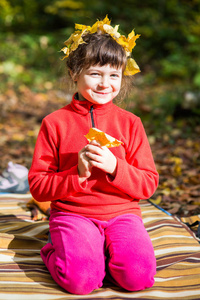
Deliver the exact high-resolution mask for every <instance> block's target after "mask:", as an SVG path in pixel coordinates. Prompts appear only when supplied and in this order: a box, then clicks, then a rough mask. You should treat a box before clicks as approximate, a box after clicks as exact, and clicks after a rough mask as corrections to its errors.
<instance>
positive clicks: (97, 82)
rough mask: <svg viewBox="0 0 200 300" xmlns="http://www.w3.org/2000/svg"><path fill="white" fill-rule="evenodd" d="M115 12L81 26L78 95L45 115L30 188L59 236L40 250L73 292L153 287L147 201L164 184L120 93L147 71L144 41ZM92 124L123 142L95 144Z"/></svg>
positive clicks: (72, 64)
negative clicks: (140, 59) (138, 48)
mask: <svg viewBox="0 0 200 300" xmlns="http://www.w3.org/2000/svg"><path fill="white" fill-rule="evenodd" d="M137 38H138V35H136V36H135V34H134V31H132V32H131V33H130V34H129V36H128V38H125V36H121V35H120V34H119V33H118V26H115V27H114V28H113V27H112V26H111V25H110V21H109V19H108V18H107V17H106V18H105V19H104V20H103V21H97V22H96V23H95V24H94V25H93V26H92V27H90V26H84V25H76V31H75V33H74V34H72V35H71V37H70V38H69V40H68V41H67V42H66V47H65V48H64V49H62V50H63V52H64V53H65V57H66V58H67V66H68V69H69V73H70V76H71V78H72V80H73V81H74V82H75V83H76V90H77V92H76V93H75V94H74V95H73V97H72V101H71V103H70V104H69V105H67V106H65V107H63V108H61V109H59V110H57V111H55V112H54V113H52V114H50V115H48V116H47V117H45V118H44V120H43V122H42V125H41V129H40V132H39V136H38V139H37V143H36V147H35V152H34V156H33V162H32V166H31V169H30V172H29V184H30V190H31V193H32V195H33V197H34V198H35V199H36V200H38V201H51V215H50V220H49V228H50V236H49V241H48V243H47V244H46V245H45V246H44V247H43V248H42V250H41V256H42V259H43V261H44V263H45V265H46V266H47V268H48V270H49V272H50V273H51V275H52V277H53V279H54V280H55V281H56V282H57V283H58V284H59V285H60V286H61V287H63V288H64V289H66V290H67V291H68V292H70V293H74V294H87V293H90V292H92V291H93V290H94V289H98V288H100V287H101V286H102V284H103V279H104V278H105V276H107V277H108V278H109V280H111V281H112V283H114V284H116V285H117V286H119V287H121V288H124V289H126V290H128V291H136V290H142V289H145V288H149V287H151V286H152V285H153V284H154V275H155V273H156V260H155V256H154V250H153V247H152V243H151V240H150V238H149V235H148V233H147V231H146V230H145V228H144V225H143V222H142V219H141V210H140V206H139V204H138V202H139V200H140V199H147V198H149V197H150V196H151V195H152V194H153V193H154V192H155V189H156V187H157V184H158V173H157V171H156V169H155V165H154V161H153V158H152V153H151V150H150V146H149V143H148V140H147V137H146V134H145V131H144V128H143V126H142V123H141V121H140V119H139V118H138V117H137V116H135V115H134V114H132V113H130V112H128V111H125V110H123V109H121V108H119V107H118V106H116V105H115V104H113V99H114V98H115V97H116V96H117V95H118V94H119V92H120V89H121V86H122V87H124V82H126V78H128V76H131V75H133V74H135V73H137V72H139V68H138V66H137V64H136V63H135V61H134V60H133V59H132V58H130V54H131V51H132V49H133V47H134V46H135V40H136V39H137ZM91 127H96V128H98V129H99V130H102V131H104V132H105V133H107V134H109V135H111V136H113V137H114V138H116V139H118V140H120V141H121V142H122V144H121V145H120V146H119V147H113V148H107V147H106V146H101V145H100V144H99V143H98V142H97V141H95V140H93V141H91V142H90V143H88V142H87V140H86V138H85V135H86V134H87V133H88V131H89V129H90V128H91Z"/></svg>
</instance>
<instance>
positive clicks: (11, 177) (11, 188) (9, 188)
mask: <svg viewBox="0 0 200 300" xmlns="http://www.w3.org/2000/svg"><path fill="white" fill-rule="evenodd" d="M28 191H29V184H28V169H27V168H26V167H24V166H21V165H18V164H13V162H11V161H10V162H9V163H8V167H7V169H6V170H4V171H3V172H2V176H0V193H17V194H26V193H27V192H28Z"/></svg>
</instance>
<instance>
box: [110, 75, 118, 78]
mask: <svg viewBox="0 0 200 300" xmlns="http://www.w3.org/2000/svg"><path fill="white" fill-rule="evenodd" d="M111 77H113V78H118V77H119V75H118V74H111Z"/></svg>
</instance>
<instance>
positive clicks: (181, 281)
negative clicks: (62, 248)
mask: <svg viewBox="0 0 200 300" xmlns="http://www.w3.org/2000/svg"><path fill="white" fill-rule="evenodd" d="M27 201H28V200H27V199H16V198H15V199H14V197H13V198H12V197H10V198H8V197H7V198H6V197H5V198H3V197H2V196H1V200H0V299H2V300H7V299H12V300H13V299H19V300H40V299H42V300H57V299H59V300H61V299H62V300H64V299H76V300H78V299H90V300H91V299H106V298H107V299H145V300H152V299H153V300H161V299H163V300H167V299H173V300H176V299H180V300H182V299H185V300H191V299H192V300H194V299H196V300H197V299H200V244H199V240H198V239H197V238H196V237H195V235H194V234H193V233H192V231H190V230H189V229H188V228H187V227H186V226H185V225H184V224H183V223H182V222H181V221H180V220H178V218H174V217H172V216H169V215H167V214H165V213H164V212H162V211H160V210H159V209H157V208H156V207H154V206H153V205H152V204H150V203H149V202H148V201H141V204H140V205H141V209H142V215H143V221H144V224H145V227H146V229H147V231H148V233H149V235H150V237H151V240H152V243H153V246H154V249H155V255H156V258H157V274H156V277H155V284H154V286H153V287H152V288H150V289H146V290H144V291H138V292H126V291H124V290H122V289H120V288H118V287H116V286H112V284H111V283H109V282H106V281H105V283H104V285H103V287H102V288H100V289H99V290H95V291H93V292H92V293H91V294H89V295H83V296H80V295H71V294H69V293H67V292H66V291H64V290H63V289H62V288H60V287H59V286H58V285H57V284H56V283H55V282H54V281H53V279H52V278H51V276H50V274H49V272H48V270H47V269H46V267H45V265H44V263H43V261H42V259H41V257H40V249H41V248H42V247H43V245H45V243H46V242H47V234H48V221H35V222H33V221H32V220H31V214H30V211H28V210H27V207H26V203H27ZM41 219H42V214H41Z"/></svg>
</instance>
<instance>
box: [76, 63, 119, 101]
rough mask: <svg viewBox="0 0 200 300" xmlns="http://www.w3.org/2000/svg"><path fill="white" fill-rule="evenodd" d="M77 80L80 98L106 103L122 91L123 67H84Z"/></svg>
mask: <svg viewBox="0 0 200 300" xmlns="http://www.w3.org/2000/svg"><path fill="white" fill-rule="evenodd" d="M76 81H77V88H78V95H79V100H88V101H90V102H91V103H94V104H105V103H108V102H110V101H112V100H113V99H114V98H115V97H116V96H117V95H118V93H119V91H120V88H121V81H122V67H121V68H119V69H116V68H115V67H111V66H110V65H105V66H99V65H96V66H91V67H89V68H88V69H83V71H82V72H81V73H80V75H79V76H78V78H77V80H76Z"/></svg>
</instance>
